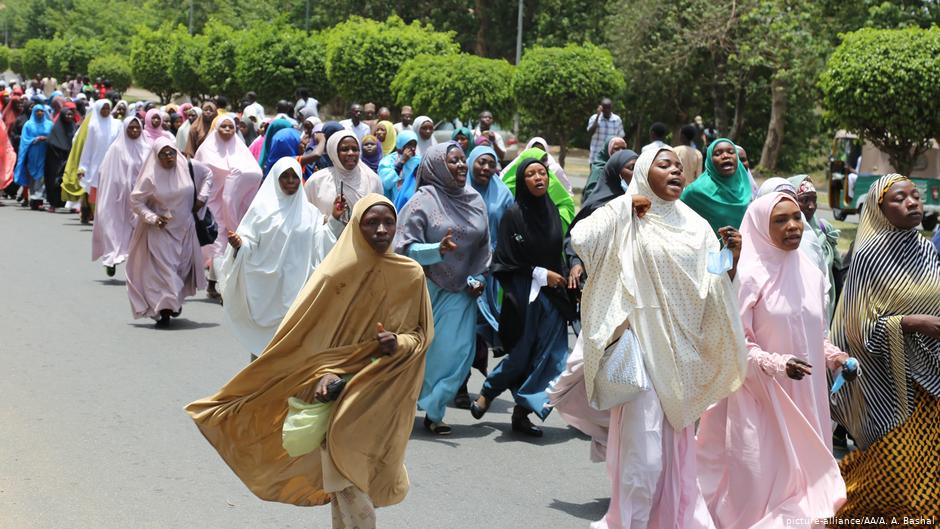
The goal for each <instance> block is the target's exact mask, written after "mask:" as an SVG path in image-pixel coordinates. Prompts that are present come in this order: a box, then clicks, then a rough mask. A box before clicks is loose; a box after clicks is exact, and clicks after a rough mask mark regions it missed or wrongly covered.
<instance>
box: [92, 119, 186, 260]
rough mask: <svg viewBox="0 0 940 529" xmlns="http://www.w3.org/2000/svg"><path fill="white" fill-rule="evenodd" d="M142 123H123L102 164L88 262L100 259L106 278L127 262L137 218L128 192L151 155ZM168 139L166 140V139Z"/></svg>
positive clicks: (132, 120) (131, 189) (128, 121)
mask: <svg viewBox="0 0 940 529" xmlns="http://www.w3.org/2000/svg"><path fill="white" fill-rule="evenodd" d="M143 128H144V127H143V122H142V120H141V119H140V118H138V117H136V116H131V117H129V118H127V119H125V120H124V132H123V133H121V134H120V135H119V136H118V139H116V140H114V143H112V144H111V147H110V148H108V152H107V153H106V154H105V155H104V160H102V162H101V171H100V172H101V177H100V178H99V180H98V184H99V191H98V196H99V197H100V198H101V200H100V201H99V205H98V208H97V211H96V212H95V213H96V216H97V219H96V220H95V226H94V228H93V230H92V236H91V260H92V261H98V260H101V264H103V265H104V268H105V272H106V273H107V275H108V277H113V276H114V272H115V266H117V265H119V264H121V263H123V262H124V261H125V260H127V253H128V251H129V250H130V243H131V234H132V233H133V232H134V226H135V225H136V224H137V219H136V218H135V216H134V212H133V211H132V210H131V202H130V198H131V192H132V191H133V190H134V184H136V183H137V176H138V175H139V174H140V168H141V167H143V165H144V160H145V159H146V158H147V156H148V155H149V154H150V144H151V143H152V142H151V141H150V140H149V139H147V138H146V136H144V135H143V134H142V131H143ZM167 139H168V140H169V138H167Z"/></svg>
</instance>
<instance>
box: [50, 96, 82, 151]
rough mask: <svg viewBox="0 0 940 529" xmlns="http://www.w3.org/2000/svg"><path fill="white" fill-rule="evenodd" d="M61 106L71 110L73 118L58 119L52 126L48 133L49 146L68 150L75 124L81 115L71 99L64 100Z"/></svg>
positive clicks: (70, 145)
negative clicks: (63, 104)
mask: <svg viewBox="0 0 940 529" xmlns="http://www.w3.org/2000/svg"><path fill="white" fill-rule="evenodd" d="M63 108H68V109H70V110H72V112H73V113H74V114H75V119H69V120H59V121H57V122H56V123H55V125H53V126H52V132H51V133H50V134H49V146H50V147H53V148H55V149H58V150H59V151H61V152H69V151H70V150H71V149H72V137H73V136H75V128H76V127H75V125H76V124H78V123H80V122H81V119H82V117H81V116H79V115H78V111H77V109H76V108H75V103H72V102H71V101H68V102H66V103H65V106H64V107H63Z"/></svg>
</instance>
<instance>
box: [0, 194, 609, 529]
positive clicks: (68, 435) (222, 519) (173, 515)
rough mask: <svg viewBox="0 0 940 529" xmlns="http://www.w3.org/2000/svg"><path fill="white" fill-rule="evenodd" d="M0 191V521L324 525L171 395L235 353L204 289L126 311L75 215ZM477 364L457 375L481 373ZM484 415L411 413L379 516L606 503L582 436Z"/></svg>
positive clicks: (424, 517) (500, 527)
mask: <svg viewBox="0 0 940 529" xmlns="http://www.w3.org/2000/svg"><path fill="white" fill-rule="evenodd" d="M4 204H5V205H6V207H0V230H2V232H3V234H4V237H3V241H2V243H0V244H2V249H0V270H2V274H3V275H2V278H3V279H2V285H0V310H2V314H3V317H2V318H0V336H2V338H0V529H60V528H61V529H150V528H153V529H197V528H198V529H241V528H244V529H262V528H271V529H275V528H276V529H285V528H305V529H309V528H322V529H327V528H329V508H328V507H324V508H298V507H293V506H289V505H280V504H272V503H266V502H262V501H260V500H258V499H256V498H255V497H254V496H253V495H252V494H250V493H249V492H248V491H247V489H246V488H245V487H244V486H243V485H242V484H241V482H240V481H238V479H237V478H236V477H235V476H234V474H232V472H231V471H230V470H229V469H228V467H226V466H225V464H224V463H223V462H222V460H221V459H220V458H219V457H218V455H217V454H216V453H215V451H214V450H212V449H211V448H210V446H209V445H208V443H206V442H205V440H204V439H203V438H202V436H201V435H200V434H199V432H198V431H197V430H196V427H195V426H194V425H193V424H192V422H191V421H190V419H189V418H188V416H187V415H186V414H185V413H183V411H182V408H183V406H184V405H185V404H187V403H188V402H190V401H192V400H195V399H197V398H200V397H203V396H206V395H209V394H211V393H212V392H214V391H215V390H216V389H217V388H218V387H220V386H221V385H222V384H223V383H224V382H226V381H227V380H228V379H229V378H230V377H231V376H232V375H233V374H234V373H236V372H237V371H238V370H239V369H240V368H241V367H243V366H244V364H245V362H246V360H247V354H246V353H245V352H244V351H243V350H242V349H241V348H240V346H239V345H238V344H237V343H236V342H235V340H234V339H233V338H232V336H231V335H230V334H229V332H228V331H227V330H226V328H225V326H224V325H223V324H222V313H221V309H220V307H219V306H218V305H215V304H212V303H208V302H206V300H204V299H203V298H202V297H197V298H194V299H191V300H190V301H189V302H188V303H187V304H186V306H185V308H184V312H183V317H182V318H181V319H180V320H177V323H178V325H177V327H176V328H175V329H170V330H166V331H161V330H156V329H154V328H153V325H152V323H150V322H148V321H145V320H138V321H134V320H133V319H132V318H131V314H130V308H129V305H128V301H127V295H126V290H125V286H124V281H123V270H122V269H119V272H118V276H117V278H115V279H114V280H109V279H108V278H106V277H105V275H104V272H103V269H102V268H101V267H100V266H99V265H97V264H94V263H91V262H90V261H89V257H90V252H91V229H90V228H89V227H86V226H81V225H80V224H79V222H78V216H77V215H67V214H54V215H53V214H48V213H41V212H32V211H28V210H26V209H23V208H19V207H14V206H13V203H12V202H10V201H4ZM480 383H481V380H480V379H479V378H478V377H477V376H476V375H475V378H474V380H473V381H471V391H473V390H475V389H478V388H479V387H480ZM493 410H494V411H493V412H491V413H490V414H488V415H487V417H486V420H484V421H482V422H480V423H475V422H474V421H473V419H472V418H471V417H470V415H469V412H466V411H462V410H451V411H449V412H448V420H449V422H452V423H453V424H454V426H455V428H454V435H453V436H451V437H450V438H444V439H434V438H431V437H429V436H428V435H426V434H425V432H424V431H423V429H422V428H421V426H420V422H419V421H416V422H415V425H416V429H415V433H414V434H413V435H412V441H411V443H410V444H409V448H408V457H407V464H408V470H409V472H410V475H411V480H412V489H411V493H410V495H409V496H408V498H407V499H406V500H405V502H404V503H402V504H400V505H397V506H394V507H390V508H387V509H381V510H380V511H379V514H378V515H379V523H380V527H383V528H409V529H424V528H428V529H437V528H454V529H460V528H482V527H486V528H493V529H504V528H515V527H533V528H539V529H553V528H558V529H562V528H564V529H567V528H578V527H585V528H586V527H587V525H588V521H589V520H592V519H597V518H600V516H602V515H603V512H604V510H605V509H606V504H607V495H608V491H607V481H606V476H605V471H604V467H603V465H599V464H592V463H590V462H589V460H588V447H589V443H588V441H586V440H585V439H584V438H582V437H580V436H579V435H577V434H576V433H575V432H574V431H573V430H571V429H569V428H567V427H566V426H565V425H564V424H563V423H562V422H561V421H560V420H559V419H558V417H556V416H554V415H553V416H551V417H549V420H548V422H547V423H546V428H545V432H546V434H545V437H544V438H543V439H542V440H540V441H538V442H529V441H525V440H520V439H519V438H517V437H515V436H514V435H513V434H512V432H511V430H510V428H509V412H510V411H511V404H510V402H509V401H507V400H505V398H504V399H503V400H500V401H497V403H495V404H494V408H493Z"/></svg>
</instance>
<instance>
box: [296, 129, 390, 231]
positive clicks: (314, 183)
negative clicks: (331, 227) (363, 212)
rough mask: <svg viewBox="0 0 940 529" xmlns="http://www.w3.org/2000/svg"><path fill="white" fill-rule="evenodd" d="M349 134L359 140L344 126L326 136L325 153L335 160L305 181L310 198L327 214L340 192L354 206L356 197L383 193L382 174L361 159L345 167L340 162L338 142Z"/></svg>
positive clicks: (357, 198)
mask: <svg viewBox="0 0 940 529" xmlns="http://www.w3.org/2000/svg"><path fill="white" fill-rule="evenodd" d="M346 138H352V139H355V140H356V142H357V143H358V142H359V140H358V139H357V138H356V135H355V133H353V132H351V131H348V130H342V131H339V132H335V133H333V135H331V136H330V138H329V139H328V140H326V153H327V155H328V156H329V157H330V159H331V160H333V162H334V163H333V165H332V166H331V167H327V168H326V169H320V170H319V171H317V172H315V173H313V176H311V177H310V178H309V179H308V180H307V182H306V183H304V193H305V194H306V195H307V200H309V201H310V203H311V204H313V205H314V206H316V208H317V209H318V210H320V213H322V214H323V215H324V216H327V217H329V216H330V215H331V214H332V211H333V201H335V200H336V197H337V196H338V195H339V194H340V193H342V194H343V197H344V198H345V199H346V205H347V206H349V208H353V207H354V206H355V205H356V202H357V201H359V200H360V199H361V198H362V197H364V196H366V195H368V194H369V193H378V194H380V195H381V194H382V181H381V180H379V175H377V174H375V171H373V170H372V169H369V168H368V167H366V164H364V163H362V160H359V162H358V163H357V164H356V166H355V167H353V168H352V169H346V168H345V167H343V164H341V163H340V162H339V144H340V142H341V141H343V140H344V139H346ZM360 152H361V151H360Z"/></svg>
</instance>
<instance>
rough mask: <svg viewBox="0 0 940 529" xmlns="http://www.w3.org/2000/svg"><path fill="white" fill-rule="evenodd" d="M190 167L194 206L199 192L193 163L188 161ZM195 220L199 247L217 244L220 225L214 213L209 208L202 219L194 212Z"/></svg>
mask: <svg viewBox="0 0 940 529" xmlns="http://www.w3.org/2000/svg"><path fill="white" fill-rule="evenodd" d="M186 164H187V165H189V178H190V179H192V181H193V205H195V204H196V199H197V198H198V196H199V195H198V191H197V190H196V176H195V175H193V162H192V160H186ZM193 220H194V221H196V238H197V239H199V246H208V245H210V244H212V243H214V242H215V240H216V239H217V238H218V237H219V225H218V224H216V222H215V218H214V217H213V216H212V211H211V210H210V209H209V208H208V207H207V208H206V214H205V215H204V216H203V217H202V218H201V219H200V218H199V213H198V212H196V211H193Z"/></svg>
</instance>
